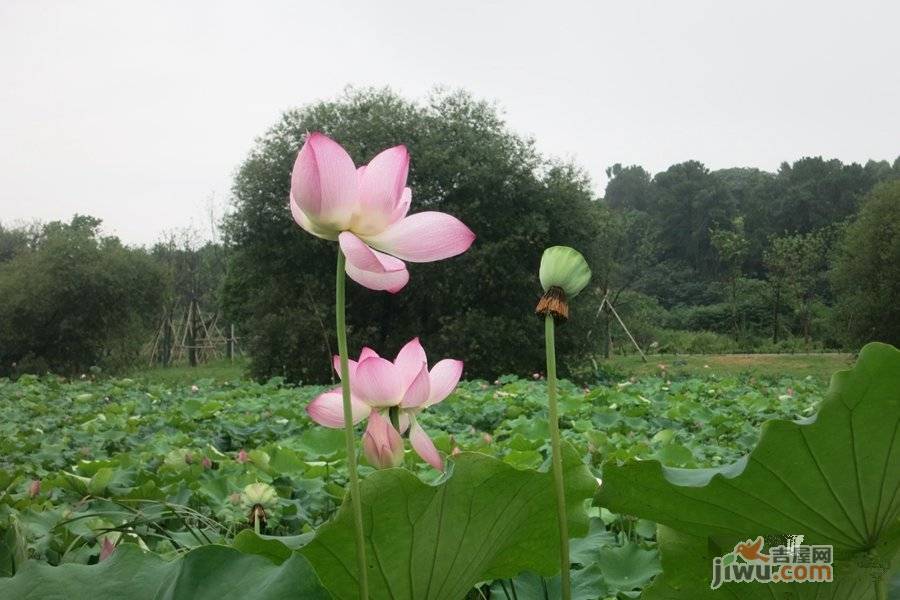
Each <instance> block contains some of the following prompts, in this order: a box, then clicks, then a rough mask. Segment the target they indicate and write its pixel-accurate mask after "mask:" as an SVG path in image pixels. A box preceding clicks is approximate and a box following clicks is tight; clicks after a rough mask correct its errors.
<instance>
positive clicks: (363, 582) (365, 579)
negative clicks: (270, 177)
mask: <svg viewBox="0 0 900 600" xmlns="http://www.w3.org/2000/svg"><path fill="white" fill-rule="evenodd" d="M346 260H347V259H346V258H345V257H344V253H343V252H342V251H341V249H340V248H338V257H337V274H336V275H335V281H336V283H335V294H334V314H335V320H336V322H337V342H338V354H339V355H340V357H341V392H342V394H343V400H344V438H345V440H346V442H347V471H348V472H349V476H350V503H351V505H352V507H353V529H354V536H355V538H356V570H357V572H358V573H359V580H358V583H359V597H360V599H361V600H368V598H369V573H368V569H367V567H366V538H365V533H364V531H363V519H362V502H361V500H360V497H359V475H358V474H357V472H356V443H355V437H354V436H355V434H354V431H353V408H352V406H351V405H350V367H349V365H348V360H349V359H348V357H347V324H346V316H345V310H344V307H345V304H346V301H345V297H346V279H345V276H344V264H345V262H346Z"/></svg>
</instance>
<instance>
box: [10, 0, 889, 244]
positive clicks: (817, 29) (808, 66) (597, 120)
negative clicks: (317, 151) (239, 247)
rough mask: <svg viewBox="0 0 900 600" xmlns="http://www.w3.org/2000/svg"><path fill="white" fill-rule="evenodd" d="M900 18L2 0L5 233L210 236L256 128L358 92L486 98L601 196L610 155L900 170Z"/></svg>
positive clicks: (764, 11)
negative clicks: (85, 229)
mask: <svg viewBox="0 0 900 600" xmlns="http://www.w3.org/2000/svg"><path fill="white" fill-rule="evenodd" d="M898 23H900V2H897V1H896V0H892V1H884V2H871V1H865V2H864V1H858V0H856V1H853V2H850V1H843V2H827V1H818V2H785V1H783V0H780V1H777V2H769V1H759V0H754V1H753V2H728V1H722V0H716V1H709V2H692V1H688V2H652V3H651V2H638V1H635V2H627V1H623V0H619V1H616V2H601V1H593V2H588V1H585V2H563V1H558V0H557V1H552V2H551V1H547V0H544V1H539V2H526V1H522V0H517V1H514V0H510V1H507V2H490V1H485V0H480V1H478V0H453V1H451V2H430V1H425V0H401V1H397V0H393V1H391V2H387V1H383V2H379V1H372V0H370V1H358V2H350V1H338V0H319V1H314V2H310V1H308V0H288V1H284V2H281V1H271V2H268V1H252V2H251V1H246V2H227V1H222V0H215V1H208V2H203V1H187V0H179V1H172V2H165V1H154V2H141V3H138V2H128V1H122V0H114V1H109V2H93V1H78V0H69V1H65V2H51V1H41V0H0V221H2V222H4V223H10V222H16V221H21V220H32V219H40V220H49V219H68V218H69V217H70V216H71V215H72V214H73V213H75V212H80V213H86V214H91V215H94V216H97V217H100V218H102V219H103V220H104V223H105V231H106V232H107V233H112V234H117V235H119V236H120V237H122V238H123V239H124V240H126V241H127V242H131V243H152V242H153V241H155V240H156V239H158V237H159V235H160V234H161V233H162V232H163V231H165V230H172V229H175V228H178V227H182V226H185V225H188V224H190V223H193V225H194V226H195V227H200V228H204V227H207V228H208V226H207V225H205V223H206V221H205V219H206V217H205V216H204V215H206V214H208V210H207V207H208V206H209V203H210V200H212V201H213V202H214V203H215V204H216V205H218V206H220V207H221V206H223V205H225V204H226V203H227V201H228V194H229V188H230V180H231V177H232V175H233V173H234V171H235V169H236V167H237V166H238V165H239V164H240V162H241V161H242V159H243V158H244V157H245V156H246V154H247V152H248V150H249V149H250V148H251V146H252V144H253V140H254V138H255V137H256V136H258V135H260V134H261V133H263V132H264V131H265V130H266V129H267V128H268V127H269V126H270V125H272V124H273V123H274V122H275V121H276V120H277V119H278V117H279V114H280V113H281V112H282V111H284V110H285V109H288V108H290V107H293V106H297V105H301V104H305V103H308V102H313V101H316V100H320V99H327V98H331V97H334V96H336V95H338V94H340V93H341V91H342V90H343V88H344V87H345V86H346V85H348V84H353V85H360V86H363V85H376V86H382V85H390V86H392V87H394V88H395V89H397V90H398V91H400V92H401V93H403V94H405V95H407V96H409V97H412V98H421V97H423V96H424V95H425V94H426V93H427V92H428V90H430V89H431V88H432V87H433V86H435V85H438V84H443V85H448V86H453V87H465V88H467V89H469V90H470V91H472V92H473V93H474V94H475V95H476V96H479V97H482V98H487V99H491V100H496V101H497V102H499V104H500V105H501V106H502V107H503V108H504V110H505V114H506V117H507V120H508V123H509V124H510V126H511V127H512V128H513V129H514V130H516V131H518V132H520V133H523V134H527V135H532V136H534V138H535V139H536V141H537V145H538V148H539V149H540V150H541V151H542V152H544V153H546V154H548V155H553V156H558V157H563V158H572V159H574V160H575V161H576V162H577V163H578V164H580V165H581V166H583V167H584V168H586V169H588V171H589V172H590V173H591V175H592V177H593V179H594V182H595V184H596V186H597V190H598V192H601V193H602V190H603V187H604V185H605V181H606V180H605V176H604V173H603V171H604V169H605V168H606V167H607V166H609V165H611V164H612V163H615V162H622V163H626V164H633V163H637V164H641V165H644V166H645V167H646V168H648V169H649V170H650V171H651V172H656V171H659V170H662V169H664V168H666V167H667V166H668V165H670V164H672V163H675V162H680V161H684V160H687V159H698V160H701V161H703V162H704V163H706V165H707V166H709V167H710V168H722V167H729V166H755V167H760V168H763V169H769V170H774V169H776V168H777V167H778V165H779V164H780V163H781V162H782V161H785V160H795V159H796V158H799V157H801V156H804V155H824V156H826V157H836V158H840V159H842V160H844V161H865V160H866V159H868V158H877V159H889V160H893V159H894V158H895V157H896V156H897V155H898V154H900V34H898V31H900V30H898ZM413 160H415V157H413Z"/></svg>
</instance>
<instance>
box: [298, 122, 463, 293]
mask: <svg viewBox="0 0 900 600" xmlns="http://www.w3.org/2000/svg"><path fill="white" fill-rule="evenodd" d="M408 172H409V153H408V152H407V150H406V146H394V147H393V148H388V149H387V150H384V151H382V152H381V153H379V154H378V155H377V156H375V158H373V159H372V160H371V161H370V162H369V164H368V165H365V166H363V167H359V168H356V166H354V164H353V159H351V158H350V155H349V154H347V151H346V150H344V149H343V148H342V147H341V145H340V144H338V143H337V142H335V141H334V140H332V139H331V138H329V137H327V136H325V135H323V134H321V133H312V134H310V135H309V137H307V139H306V142H305V143H304V144H303V147H302V148H301V149H300V152H299V153H298V154H297V160H296V161H295V162H294V169H293V171H292V172H291V195H290V207H291V214H292V215H293V217H294V220H295V221H296V222H297V224H298V225H300V227H302V228H303V229H305V230H306V231H307V232H309V233H311V234H313V235H315V236H318V237H320V238H324V239H326V240H337V242H338V243H339V244H340V246H341V251H342V252H343V253H344V255H345V256H346V257H347V263H346V271H347V275H348V276H349V277H350V279H352V280H353V281H355V282H357V283H359V284H360V285H362V286H365V287H367V288H369V289H372V290H387V291H389V292H391V293H395V292H398V291H400V290H401V289H402V288H403V286H405V285H406V283H407V282H408V281H409V272H408V271H407V270H406V264H405V263H404V262H403V261H410V262H432V261H436V260H443V259H445V258H450V257H451V256H456V255H457V254H462V253H463V252H465V251H466V250H468V249H469V246H471V245H472V242H473V241H474V240H475V234H474V233H472V231H471V230H470V229H469V228H468V227H466V226H465V225H464V224H463V223H462V222H461V221H460V220H459V219H457V218H456V217H453V216H450V215H448V214H446V213H442V212H436V211H425V212H420V213H416V214H413V215H407V213H408V212H409V206H410V203H411V202H412V191H411V190H410V189H409V188H408V187H406V177H407V174H408Z"/></svg>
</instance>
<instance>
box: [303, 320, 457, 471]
mask: <svg viewBox="0 0 900 600" xmlns="http://www.w3.org/2000/svg"><path fill="white" fill-rule="evenodd" d="M334 368H335V370H336V371H338V376H340V358H339V357H337V356H335V357H334ZM348 368H349V374H350V391H351V394H352V396H351V398H350V405H351V411H352V413H353V423H359V422H361V421H363V420H364V419H366V418H368V419H369V423H368V425H367V427H366V433H365V436H364V437H363V450H364V451H365V454H366V457H367V458H368V459H369V462H370V463H372V464H373V465H375V466H378V467H385V466H397V465H398V464H399V463H400V462H402V454H400V455H398V454H397V440H400V442H401V447H400V449H401V451H402V439H401V438H400V434H402V433H405V432H406V431H407V430H408V431H409V441H410V444H411V445H412V447H413V450H415V451H416V453H417V454H418V455H419V456H421V457H422V458H423V459H424V460H425V462H427V463H428V464H430V465H431V466H433V467H434V468H435V469H439V470H443V468H444V461H443V459H442V458H441V455H440V453H439V452H438V450H437V448H436V447H435V445H434V442H432V441H431V438H430V437H429V436H428V434H427V433H425V430H424V429H422V426H421V425H419V423H418V421H417V420H416V415H417V414H418V413H419V412H421V411H422V410H424V409H425V408H427V407H429V406H432V405H434V404H437V403H438V402H441V401H443V400H444V399H445V398H446V397H447V396H449V395H450V393H451V392H452V391H453V390H454V388H456V385H457V384H458V383H459V378H460V377H461V376H462V369H463V363H462V361H459V360H454V359H450V358H445V359H444V360H441V361H439V362H438V363H437V364H435V365H434V366H433V367H432V368H431V370H430V371H429V370H428V359H427V358H426V356H425V349H424V348H422V344H420V343H419V338H415V339H413V340H410V341H409V342H408V343H407V344H406V345H405V346H403V348H402V349H401V350H400V352H399V353H398V354H397V357H396V358H395V359H394V360H393V361H390V360H387V359H385V358H381V357H380V356H378V354H377V353H376V352H375V351H374V350H372V349H371V348H363V350H362V352H361V353H360V355H359V361H354V360H351V361H349V364H348ZM342 398H343V397H342V395H341V388H334V389H332V390H329V391H327V392H325V393H324V394H321V395H320V396H319V397H317V398H316V399H315V400H313V401H312V402H310V403H309V405H308V406H307V407H306V412H307V413H308V414H309V416H310V418H311V419H312V420H313V421H315V422H316V423H318V424H320V425H324V426H325V427H333V428H341V427H343V426H344V405H343V399H342ZM391 408H396V410H397V411H398V413H399V414H398V415H397V417H398V424H399V426H400V428H399V431H398V430H397V429H396V428H395V427H394V426H393V425H392V424H391V422H390V418H389V416H388V415H389V413H390V409H391ZM394 434H396V437H395V436H394Z"/></svg>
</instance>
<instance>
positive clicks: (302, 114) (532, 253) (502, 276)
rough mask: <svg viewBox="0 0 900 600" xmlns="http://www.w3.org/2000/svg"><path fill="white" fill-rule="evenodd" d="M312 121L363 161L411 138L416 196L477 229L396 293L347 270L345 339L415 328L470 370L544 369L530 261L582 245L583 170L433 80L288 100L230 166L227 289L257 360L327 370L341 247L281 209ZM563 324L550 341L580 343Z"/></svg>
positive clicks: (354, 341) (386, 346) (487, 107)
mask: <svg viewBox="0 0 900 600" xmlns="http://www.w3.org/2000/svg"><path fill="white" fill-rule="evenodd" d="M307 131H322V132H324V133H326V134H328V135H330V136H332V137H333V138H334V139H336V140H338V141H339V142H340V143H341V144H342V145H344V147H345V148H347V150H348V152H350V154H351V155H352V156H353V158H354V160H355V161H356V162H357V164H361V163H364V162H366V161H368V160H370V159H371V158H372V157H373V156H374V155H375V154H376V153H377V152H378V151H380V150H382V149H384V148H386V147H388V146H392V145H395V144H399V143H404V144H406V145H407V146H408V148H409V150H410V155H411V159H412V160H411V170H410V178H409V183H410V187H411V188H412V190H413V211H414V212H415V211H420V210H425V209H433V210H441V211H445V212H448V213H451V214H453V215H455V216H457V217H459V218H460V219H462V220H463V221H464V222H465V223H466V224H467V225H468V226H469V227H470V228H471V229H472V230H473V231H474V232H475V233H476V235H477V236H478V237H477V240H476V242H475V244H474V245H473V247H472V248H471V249H470V250H469V251H468V252H466V253H465V254H463V255H461V256H459V257H455V258H453V259H450V260H446V261H441V262H439V263H428V264H414V265H410V272H411V275H412V280H411V282H410V284H409V285H408V286H407V287H406V288H405V289H403V290H402V291H401V292H400V293H399V294H396V295H390V294H386V293H373V292H371V291H369V290H365V289H362V288H361V287H359V286H356V285H350V286H349V287H348V300H349V306H348V323H349V325H350V327H351V330H350V340H351V350H354V348H352V347H353V346H355V349H356V350H358V349H359V347H360V346H362V345H369V346H372V347H375V348H378V349H379V350H380V351H383V352H386V353H390V352H392V351H395V350H397V349H399V348H400V346H401V345H402V344H403V343H404V342H406V341H407V340H408V339H410V338H412V337H413V336H416V335H420V336H422V338H423V343H424V344H425V345H426V346H427V347H428V348H429V350H430V351H432V352H434V353H435V356H456V357H459V358H462V359H465V361H466V376H468V377H473V376H474V377H479V376H480V377H494V376H496V375H498V374H501V373H506V372H518V373H522V372H531V371H536V370H539V369H540V368H541V365H542V364H543V351H542V349H541V348H540V347H539V346H535V345H534V344H531V343H530V340H533V339H537V338H539V337H540V335H541V323H540V321H539V319H537V318H535V317H534V316H533V314H532V313H533V310H534V305H535V303H536V301H537V298H538V297H539V295H540V291H541V290H540V286H539V285H538V282H537V279H536V277H535V273H536V272H537V268H538V263H539V261H540V257H541V253H542V252H543V250H544V248H545V247H547V246H550V245H553V244H565V245H570V246H573V247H575V248H577V249H578V250H580V251H581V252H583V253H584V254H585V256H586V257H587V258H588V260H591V258H592V256H593V252H594V248H593V246H594V231H595V230H596V220H597V219H598V218H599V216H598V213H597V211H596V210H595V208H596V204H595V203H594V202H593V200H594V198H593V193H592V191H591V187H590V184H589V181H588V179H587V177H586V176H585V175H584V173H582V172H581V171H579V170H578V169H576V168H574V167H572V166H571V165H568V164H557V163H553V162H550V161H548V160H546V159H544V158H543V157H541V156H540V155H539V154H538V153H537V151H536V150H535V149H534V145H533V143H532V142H531V141H530V140H528V139H523V138H521V137H519V136H517V135H515V134H513V133H511V132H510V131H509V130H508V129H507V127H506V126H505V124H504V122H503V120H502V119H501V117H500V115H499V113H498V111H497V109H496V107H494V106H493V105H491V104H489V103H486V102H481V101H478V100H476V99H474V98H472V97H471V96H470V95H468V94H466V93H462V92H437V93H435V94H433V95H432V96H431V97H430V98H429V99H428V100H427V101H426V102H424V103H415V102H410V101H407V100H405V99H403V98H401V97H400V96H398V95H397V94H395V93H393V92H391V91H390V90H351V91H349V92H348V93H346V94H345V95H344V96H343V97H341V98H339V99H337V100H334V101H327V102H321V103H318V104H314V105H311V106H307V107H304V108H301V109H297V110H292V111H289V112H288V113H286V114H285V115H284V117H283V118H282V120H281V121H280V122H279V123H278V124H277V125H276V126H275V127H273V128H272V129H271V130H269V132H268V133H266V134H265V135H264V136H263V137H262V138H261V139H260V140H259V142H258V144H257V146H256V147H255V148H254V150H253V151H252V152H251V154H250V156H249V157H248V158H247V160H246V161H245V162H244V164H243V165H242V167H241V168H240V170H239V172H238V174H237V177H236V179H235V183H234V197H235V200H236V202H235V211H234V214H233V215H232V217H231V218H230V219H229V220H228V223H227V227H226V232H227V237H228V243H229V245H230V248H231V252H232V253H233V254H232V256H231V259H230V262H229V272H228V276H227V278H226V284H225V298H224V300H225V303H226V306H227V309H228V311H229V314H230V315H231V316H232V317H233V319H234V320H235V322H238V323H241V325H242V337H243V338H244V339H245V340H246V341H247V343H248V345H249V346H250V354H251V356H252V370H253V372H254V373H255V374H256V375H257V376H267V375H272V374H281V375H285V376H287V377H289V378H290V379H293V380H305V381H323V380H327V379H329V378H331V377H332V375H331V369H330V365H331V361H330V354H331V351H332V349H331V346H332V344H333V342H332V341H331V340H330V335H331V333H330V331H331V329H332V328H331V327H330V325H329V324H330V323H331V322H332V319H333V312H332V311H333V308H332V307H331V297H332V294H333V291H332V288H333V285H334V255H335V251H336V249H335V246H334V243H332V242H327V241H324V240H319V239H317V238H314V237H313V236H310V235H308V234H306V233H304V232H303V231H302V230H300V229H299V228H298V227H297V226H296V225H295V224H294V223H293V221H292V219H291V216H290V213H289V211H288V209H287V198H288V192H289V186H290V172H291V167H292V164H293V161H294V158H295V157H296V154H297V151H298V149H299V148H300V146H301V144H302V142H303V136H304V135H305V133H306V132H307ZM581 313H583V314H581ZM588 313H589V311H579V315H578V316H576V317H575V319H573V320H574V321H577V320H578V319H585V322H584V323H582V324H581V326H582V327H583V329H584V330H585V331H586V330H587V327H584V325H585V324H586V323H587V322H589V320H590V318H591V317H592V315H590V314H588ZM574 327H579V324H578V323H574ZM561 337H562V338H563V340H561V342H562V343H563V344H565V345H561V347H560V348H559V352H560V354H563V355H565V354H566V353H575V354H577V355H583V350H584V349H585V348H586V345H587V343H588V342H587V339H586V336H561ZM563 360H564V359H563Z"/></svg>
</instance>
